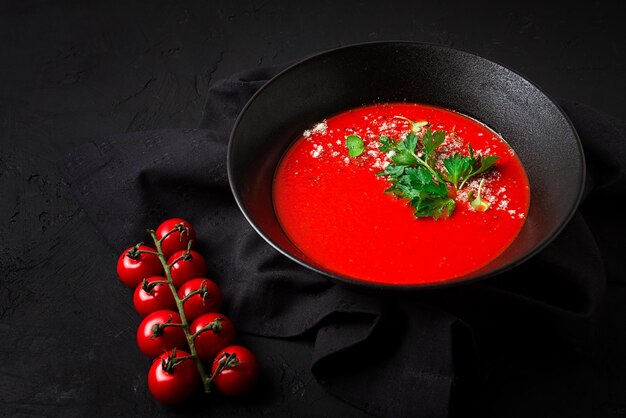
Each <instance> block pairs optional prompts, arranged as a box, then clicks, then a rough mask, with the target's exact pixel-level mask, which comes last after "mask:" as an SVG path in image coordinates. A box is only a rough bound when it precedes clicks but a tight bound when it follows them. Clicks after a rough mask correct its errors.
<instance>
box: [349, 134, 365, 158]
mask: <svg viewBox="0 0 626 418" xmlns="http://www.w3.org/2000/svg"><path fill="white" fill-rule="evenodd" d="M346 146H347V147H348V155H349V156H350V157H353V158H354V157H358V156H359V155H361V154H363V151H365V143H364V142H363V140H362V139H361V137H360V136H358V135H350V136H347V137H346Z"/></svg>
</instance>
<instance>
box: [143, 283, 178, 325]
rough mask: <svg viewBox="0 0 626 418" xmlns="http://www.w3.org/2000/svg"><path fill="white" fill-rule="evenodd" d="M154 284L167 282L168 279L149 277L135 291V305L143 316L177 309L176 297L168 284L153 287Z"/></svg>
mask: <svg viewBox="0 0 626 418" xmlns="http://www.w3.org/2000/svg"><path fill="white" fill-rule="evenodd" d="M154 282H167V278H165V277H161V276H153V277H149V278H147V279H146V280H145V282H143V281H142V283H140V284H139V286H137V288H136V289H135V294H134V295H133V305H135V310H136V311H137V313H138V314H139V315H141V316H148V315H149V314H151V313H152V312H154V311H158V310H161V309H171V310H174V309H176V301H175V300H174V295H172V291H171V290H170V286H169V285H168V284H167V283H164V284H160V283H159V284H156V285H154V284H153V285H151V284H150V283H154Z"/></svg>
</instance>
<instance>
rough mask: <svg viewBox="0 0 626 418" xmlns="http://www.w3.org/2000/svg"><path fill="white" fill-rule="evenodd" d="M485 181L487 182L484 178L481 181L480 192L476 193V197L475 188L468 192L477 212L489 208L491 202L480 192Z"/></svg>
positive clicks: (468, 196)
mask: <svg viewBox="0 0 626 418" xmlns="http://www.w3.org/2000/svg"><path fill="white" fill-rule="evenodd" d="M484 183H485V179H482V180H481V181H480V184H479V185H478V193H476V198H474V191H473V190H470V191H469V192H468V193H467V198H468V199H469V201H470V203H471V205H472V207H473V208H474V210H475V211H476V212H484V211H486V210H487V209H489V202H488V201H487V200H485V199H483V198H482V197H481V196H480V192H481V190H482V188H483V184H484Z"/></svg>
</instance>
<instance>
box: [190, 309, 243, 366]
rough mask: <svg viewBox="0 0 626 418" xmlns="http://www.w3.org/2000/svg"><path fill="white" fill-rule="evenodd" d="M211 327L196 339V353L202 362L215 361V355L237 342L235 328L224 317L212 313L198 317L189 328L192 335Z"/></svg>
mask: <svg viewBox="0 0 626 418" xmlns="http://www.w3.org/2000/svg"><path fill="white" fill-rule="evenodd" d="M208 326H211V327H212V328H211V329H206V330H204V331H202V332H200V333H199V334H198V335H197V336H196V339H195V345H196V352H197V353H198V357H200V358H201V359H202V360H213V358H214V357H215V355H216V354H217V353H218V352H219V351H220V350H221V349H222V348H224V347H226V346H228V345H230V344H232V343H233V341H234V340H235V326H234V325H233V323H232V322H231V320H230V319H228V318H226V317H225V316H224V315H222V314H219V313H215V312H211V313H206V314H204V315H201V316H200V317H198V318H197V319H196V320H195V321H193V322H192V323H191V325H190V326H189V331H190V332H191V333H192V334H195V333H197V332H198V331H200V330H201V329H202V328H205V327H208Z"/></svg>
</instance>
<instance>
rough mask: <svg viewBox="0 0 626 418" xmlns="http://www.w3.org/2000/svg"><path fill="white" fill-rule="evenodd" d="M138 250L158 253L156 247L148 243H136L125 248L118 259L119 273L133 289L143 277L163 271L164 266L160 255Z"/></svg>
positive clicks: (122, 279) (123, 280)
mask: <svg viewBox="0 0 626 418" xmlns="http://www.w3.org/2000/svg"><path fill="white" fill-rule="evenodd" d="M138 251H152V252H155V253H156V250H155V249H154V248H151V247H148V246H147V245H136V246H134V247H130V248H127V249H126V250H124V252H123V253H122V255H120V258H119V259H118V260H117V275H118V276H119V277H120V280H121V281H122V282H124V284H125V285H126V286H128V287H132V288H133V289H134V288H136V287H137V285H139V283H141V281H142V280H143V279H145V278H148V277H151V276H158V275H159V274H161V273H163V266H162V265H161V261H159V257H157V256H156V255H154V254H149V253H140V252H138Z"/></svg>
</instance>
